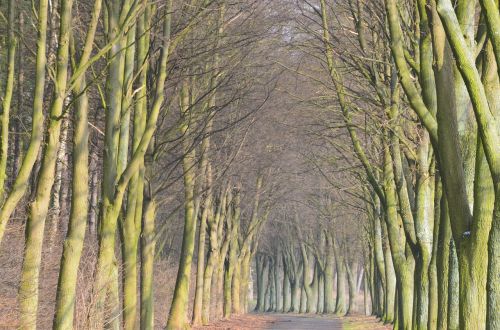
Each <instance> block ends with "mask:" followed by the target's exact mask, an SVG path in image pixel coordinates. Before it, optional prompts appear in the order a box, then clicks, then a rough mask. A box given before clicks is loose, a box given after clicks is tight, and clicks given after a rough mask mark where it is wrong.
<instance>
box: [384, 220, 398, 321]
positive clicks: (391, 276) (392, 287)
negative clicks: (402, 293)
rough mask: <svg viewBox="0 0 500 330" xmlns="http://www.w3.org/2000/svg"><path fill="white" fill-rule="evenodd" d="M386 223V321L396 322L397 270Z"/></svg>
mask: <svg viewBox="0 0 500 330" xmlns="http://www.w3.org/2000/svg"><path fill="white" fill-rule="evenodd" d="M386 228H387V227H386V225H385V224H384V225H383V231H384V237H386V239H385V240H384V261H385V265H384V266H385V275H386V277H385V283H386V286H385V291H384V293H385V296H384V308H383V310H384V319H383V320H384V323H392V322H394V318H395V314H394V308H395V306H396V305H395V301H394V300H395V299H396V272H395V270H394V263H393V259H392V254H391V249H390V244H389V238H388V237H387V229H386Z"/></svg>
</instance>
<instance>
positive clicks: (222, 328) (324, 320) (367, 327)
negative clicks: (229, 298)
mask: <svg viewBox="0 0 500 330" xmlns="http://www.w3.org/2000/svg"><path fill="white" fill-rule="evenodd" d="M194 329H196V330H246V329H262V330H264V329H270V330H274V329H276V330H284V329H287V330H323V329H324V330H327V329H328V330H342V329H344V330H388V329H391V327H390V326H387V325H383V324H382V323H380V322H379V321H378V320H377V319H376V318H374V317H371V316H361V315H355V316H347V317H337V316H323V315H304V314H246V315H239V316H233V317H232V318H231V319H230V320H224V321H217V322H214V323H212V324H210V325H207V326H203V327H195V328H194Z"/></svg>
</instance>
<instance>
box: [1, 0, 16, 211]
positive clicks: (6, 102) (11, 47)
mask: <svg viewBox="0 0 500 330" xmlns="http://www.w3.org/2000/svg"><path fill="white" fill-rule="evenodd" d="M7 7H8V15H7V17H8V18H7V49H8V50H7V70H6V71H7V80H6V81H5V92H4V95H2V97H3V100H2V108H1V110H0V123H1V125H0V201H1V202H3V198H4V191H5V183H6V182H5V181H6V179H7V159H8V158H9V150H8V148H9V121H10V104H11V101H12V95H13V94H14V71H15V67H16V44H17V38H16V37H15V35H14V21H15V16H16V7H15V3H14V1H12V0H9V2H8V6H7Z"/></svg>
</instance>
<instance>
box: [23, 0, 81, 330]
mask: <svg viewBox="0 0 500 330" xmlns="http://www.w3.org/2000/svg"><path fill="white" fill-rule="evenodd" d="M72 7H73V2H72V0H65V1H62V4H61V25H60V35H59V44H60V47H59V48H58V51H57V73H56V81H57V84H56V90H55V95H54V99H53V102H52V104H51V107H50V115H51V120H50V123H49V128H48V132H49V136H48V143H47V145H46V148H45V152H44V155H43V162H42V167H41V169H40V173H39V177H38V181H37V186H36V193H35V200H34V201H33V203H32V204H31V207H30V210H29V215H28V220H27V224H26V243H25V249H24V260H23V268H22V272H21V283H20V286H19V298H20V304H19V307H20V313H21V318H20V326H21V327H22V328H25V329H33V328H35V327H36V319H37V316H36V314H37V310H38V283H39V272H40V263H41V256H42V245H43V238H44V228H45V220H46V218H47V213H48V209H49V203H50V192H51V189H52V185H53V183H54V171H55V166H56V154H57V150H58V147H59V134H60V128H61V121H60V120H59V118H60V117H61V114H62V110H63V105H64V95H65V92H66V84H67V76H68V58H69V36H70V26H71V17H72V16H71V10H72Z"/></svg>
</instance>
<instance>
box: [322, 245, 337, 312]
mask: <svg viewBox="0 0 500 330" xmlns="http://www.w3.org/2000/svg"><path fill="white" fill-rule="evenodd" d="M326 243H327V244H326V247H327V252H326V263H325V279H324V283H325V288H324V293H325V307H324V309H323V312H324V313H326V314H332V313H334V312H335V301H334V296H333V274H334V266H335V258H334V255H333V246H332V244H331V243H333V242H332V238H331V237H327V241H326Z"/></svg>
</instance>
